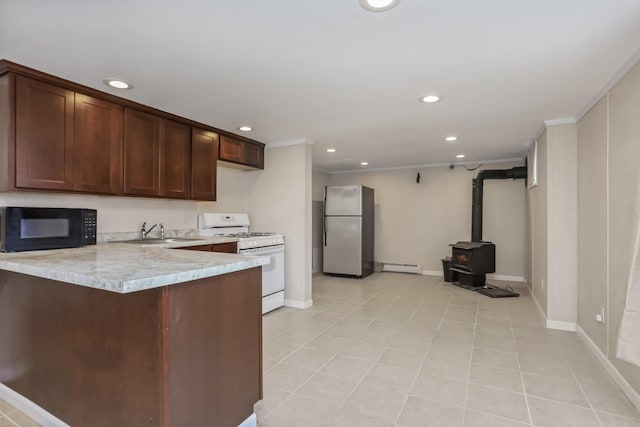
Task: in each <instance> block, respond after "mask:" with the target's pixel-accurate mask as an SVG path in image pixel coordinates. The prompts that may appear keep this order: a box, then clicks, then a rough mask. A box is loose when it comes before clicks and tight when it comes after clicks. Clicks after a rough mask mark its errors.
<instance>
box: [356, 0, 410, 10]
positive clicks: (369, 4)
mask: <svg viewBox="0 0 640 427" xmlns="http://www.w3.org/2000/svg"><path fill="white" fill-rule="evenodd" d="M398 3H400V0H360V6H361V7H362V8H363V9H364V10H368V11H369V12H385V11H387V10H389V9H393V8H394V7H396V6H397V5H398Z"/></svg>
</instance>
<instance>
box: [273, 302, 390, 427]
mask: <svg viewBox="0 0 640 427" xmlns="http://www.w3.org/2000/svg"><path fill="white" fill-rule="evenodd" d="M376 295H377V294H376ZM374 297H375V295H373V296H371V297H369V298H368V299H367V300H365V301H364V302H363V303H361V304H360V305H358V306H357V307H355V308H353V309H352V310H351V311H349V312H347V313H345V314H344V315H343V316H342V317H341V318H340V319H337V320H336V321H334V322H333V323H332V324H330V325H328V326H327V327H326V328H325V329H323V330H322V331H320V332H318V334H316V335H314V336H313V337H312V338H311V339H310V340H309V341H307V342H306V343H305V344H302V345H301V346H300V347H299V348H297V349H296V350H295V351H294V352H292V353H290V354H289V355H288V356H287V357H289V356H290V355H291V354H293V353H295V352H296V351H298V350H300V349H301V348H303V347H305V346H306V345H307V344H309V343H310V342H311V341H313V340H314V339H316V338H317V337H319V336H320V335H322V334H323V333H324V332H326V331H327V330H328V329H329V328H331V327H332V326H335V324H336V323H338V322H339V321H340V320H343V319H344V318H346V317H347V316H348V315H349V314H350V313H353V312H354V311H355V310H356V309H358V308H360V307H361V306H362V305H363V304H365V303H366V302H368V301H370V300H371V299H373V298H374ZM379 316H380V315H378V316H377V317H376V318H374V319H372V320H370V321H369V323H368V324H367V326H369V325H371V323H373V321H374V320H375V319H377V318H378V317H379ZM352 342H353V339H352V340H351V341H350V342H349V344H351V343H352ZM338 355H339V354H334V355H333V356H331V357H330V358H329V360H327V361H326V362H325V363H324V364H322V366H320V368H318V370H316V371H315V372H314V373H313V375H311V376H310V377H309V378H308V379H307V380H306V381H304V382H303V383H302V384H300V385H299V386H298V387H297V388H296V389H295V390H293V391H291V392H290V394H289V396H287V397H285V398H284V399H282V401H281V402H280V403H279V404H278V405H276V406H275V407H274V408H273V409H271V411H269V412H268V413H267V414H266V415H265V416H264V419H265V420H267V419H268V418H269V416H271V414H272V413H273V412H274V411H275V410H276V409H278V408H279V407H280V406H282V405H284V403H285V402H286V401H288V400H289V399H290V398H291V397H292V396H293V395H294V394H295V393H297V392H298V391H299V390H300V389H301V388H302V387H303V386H304V385H305V384H307V383H308V382H309V381H311V379H312V378H314V377H315V376H316V375H318V374H319V373H320V371H322V369H323V368H324V367H325V366H327V365H328V364H329V363H331V362H332V361H333V360H334V359H335V358H336V356H338ZM343 357H347V356H343ZM380 357H382V355H380V356H379V357H378V359H380ZM378 359H376V361H377V360H378ZM357 360H360V359H357ZM283 361H284V358H283V359H281V360H280V361H279V362H278V363H281V362H283ZM375 363H376V362H374V364H373V365H375ZM373 365H372V366H371V367H370V368H369V370H367V372H366V373H365V374H364V376H363V377H362V378H361V379H360V381H359V382H357V383H356V386H355V387H354V388H353V390H351V392H350V393H349V394H348V395H347V397H346V398H345V399H344V401H343V402H342V403H341V404H340V405H339V406H338V408H337V409H336V414H337V413H338V412H339V411H340V410H341V409H342V407H343V406H344V404H345V403H346V401H347V400H348V399H349V397H351V395H352V394H353V392H354V391H355V390H356V389H357V388H358V386H359V385H360V384H361V383H362V380H363V379H364V377H366V375H367V374H368V373H369V371H370V370H371V369H372V368H373ZM274 366H275V365H274ZM332 376H335V377H338V378H343V377H339V376H337V375H332ZM343 379H348V378H343ZM285 391H287V392H289V391H288V390H285ZM302 397H304V396H302ZM310 400H314V399H310Z"/></svg>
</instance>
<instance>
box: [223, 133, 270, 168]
mask: <svg viewBox="0 0 640 427" xmlns="http://www.w3.org/2000/svg"><path fill="white" fill-rule="evenodd" d="M220 160H222V161H223V162H228V163H232V164H233V165H235V166H236V167H239V168H241V169H246V170H251V169H264V145H262V144H255V143H252V142H248V141H244V140H240V139H236V138H232V137H230V136H226V135H222V136H221V137H220Z"/></svg>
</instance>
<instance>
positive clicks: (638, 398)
mask: <svg viewBox="0 0 640 427" xmlns="http://www.w3.org/2000/svg"><path fill="white" fill-rule="evenodd" d="M576 330H577V332H578V336H579V337H580V338H581V339H582V340H583V341H584V342H585V343H586V344H587V347H589V349H590V350H591V352H592V353H593V354H594V355H595V356H596V358H597V359H598V360H599V361H600V363H601V364H602V366H604V368H605V369H606V370H607V372H608V373H609V375H611V376H612V377H613V380H614V381H615V382H616V384H618V386H620V388H621V389H622V391H623V392H624V394H626V395H627V397H628V398H629V400H630V401H631V403H633V405H634V406H635V407H636V408H637V409H638V410H640V394H638V392H637V391H635V389H634V388H633V387H632V386H631V384H629V382H628V381H627V380H626V379H625V378H624V377H623V376H622V374H621V373H620V371H618V369H617V368H616V367H615V366H614V365H613V363H611V361H610V360H609V359H608V358H607V356H605V355H604V353H603V352H602V350H600V348H599V347H598V346H597V345H596V343H594V342H593V341H592V340H591V338H590V337H589V335H587V333H586V332H585V330H584V329H582V328H581V327H580V325H577V328H576Z"/></svg>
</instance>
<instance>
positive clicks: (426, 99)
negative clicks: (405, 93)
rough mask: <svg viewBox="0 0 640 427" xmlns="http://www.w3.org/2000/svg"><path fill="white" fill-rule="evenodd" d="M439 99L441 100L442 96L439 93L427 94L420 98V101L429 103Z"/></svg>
mask: <svg viewBox="0 0 640 427" xmlns="http://www.w3.org/2000/svg"><path fill="white" fill-rule="evenodd" d="M438 101H440V97H439V96H438V95H427V96H423V97H422V98H420V102H425V103H427V104H432V103H434V102H438Z"/></svg>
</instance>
